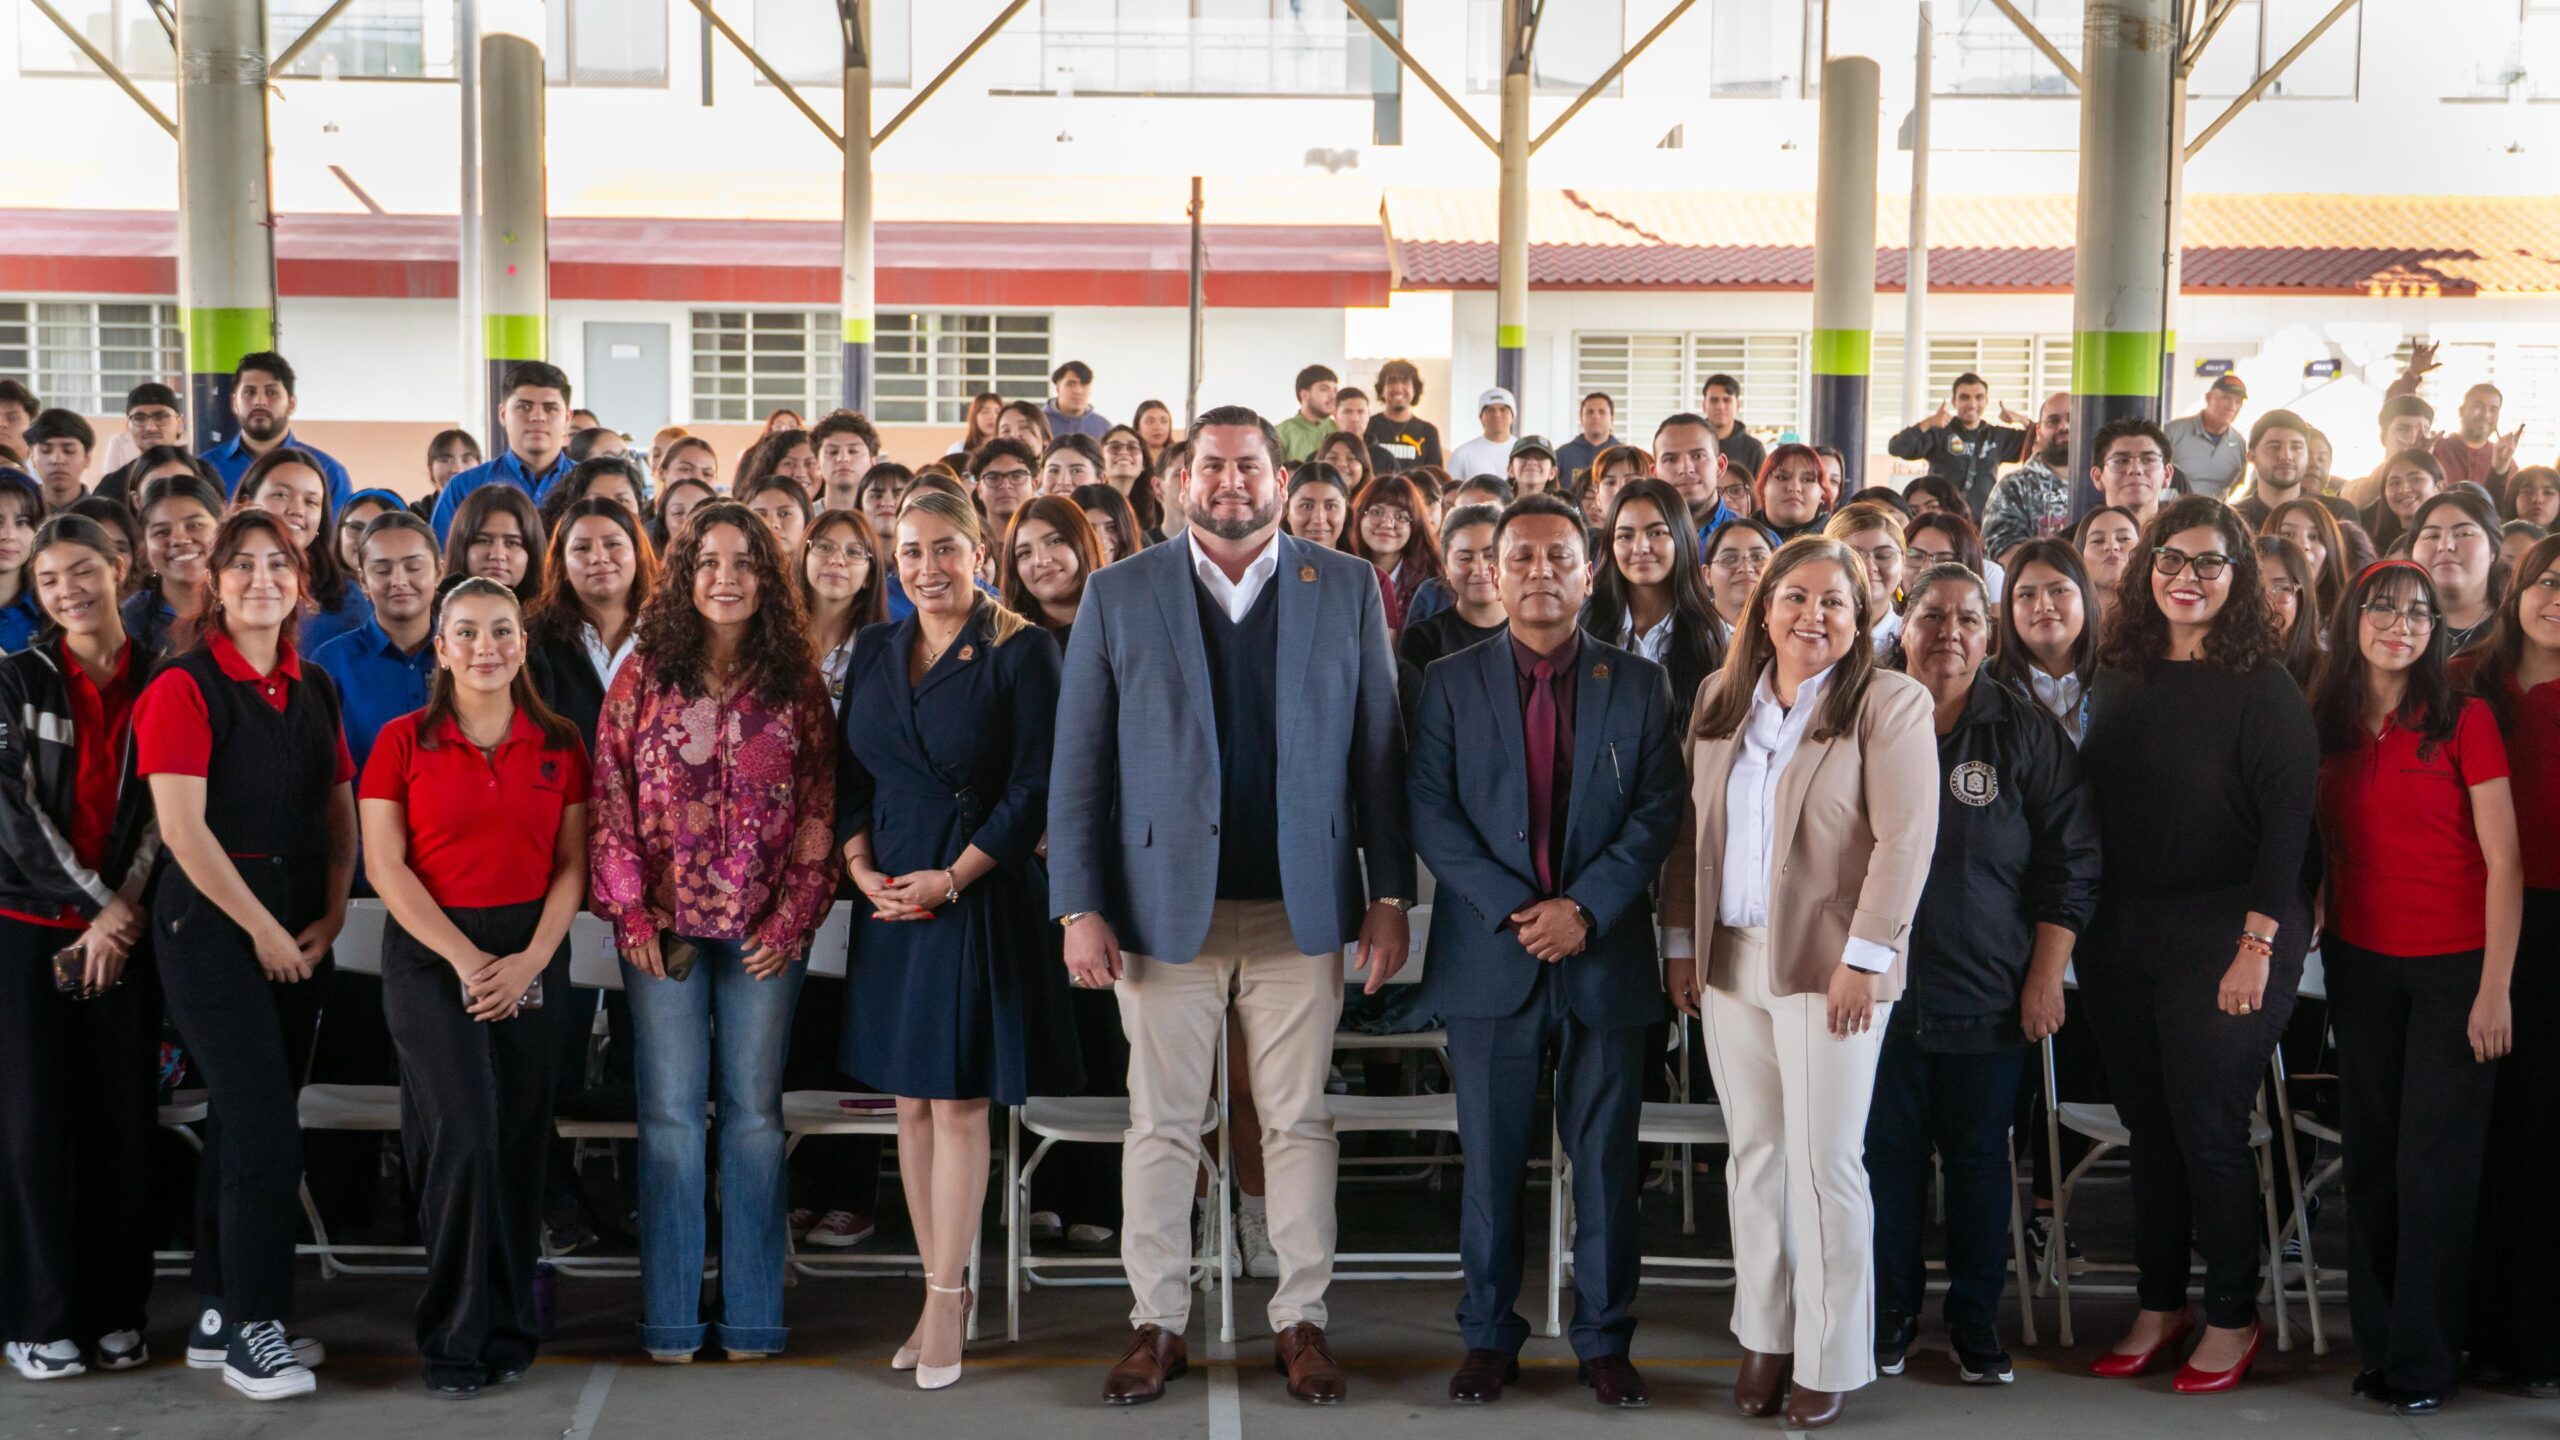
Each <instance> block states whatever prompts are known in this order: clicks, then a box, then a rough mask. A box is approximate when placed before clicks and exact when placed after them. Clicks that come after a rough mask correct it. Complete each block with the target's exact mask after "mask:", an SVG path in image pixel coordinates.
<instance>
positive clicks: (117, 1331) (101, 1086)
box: [0, 515, 160, 1380]
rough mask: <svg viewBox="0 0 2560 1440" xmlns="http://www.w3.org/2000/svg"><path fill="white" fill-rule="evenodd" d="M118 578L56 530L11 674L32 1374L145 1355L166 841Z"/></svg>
mask: <svg viewBox="0 0 2560 1440" xmlns="http://www.w3.org/2000/svg"><path fill="white" fill-rule="evenodd" d="M124 575H125V563H124V562H123V561H122V560H119V559H117V558H116V552H115V546H114V543H113V542H112V541H111V540H110V539H109V538H108V536H107V533H106V531H104V530H102V529H100V528H99V526H98V524H97V522H96V521H93V520H89V519H87V518H85V517H82V516H78V515H61V516H57V517H55V518H54V519H53V520H51V521H48V522H47V523H46V524H45V527H44V528H43V529H42V530H41V531H39V532H37V534H36V537H35V542H34V547H33V558H32V559H31V560H30V561H29V562H28V565H27V576H28V586H29V588H30V589H31V590H32V591H33V592H34V593H35V595H36V598H37V600H38V602H39V603H40V604H42V605H43V607H44V613H45V618H46V620H47V621H48V622H49V624H50V625H51V627H52V628H51V629H50V630H49V631H48V632H47V633H45V634H43V635H41V636H39V637H38V639H37V642H36V644H35V645H34V646H33V647H32V648H30V649H27V650H25V651H22V652H20V653H18V654H16V655H12V656H10V657H9V658H8V659H7V660H5V661H0V1094H6V1095H7V1096H9V1102H10V1103H9V1104H7V1105H5V1106H0V1174H7V1175H11V1176H15V1177H18V1179H16V1180H14V1181H12V1182H11V1183H9V1184H6V1185H0V1342H6V1345H7V1356H8V1362H9V1364H10V1365H11V1366H12V1367H14V1368H15V1369H16V1370H17V1372H18V1373H19V1374H20V1375H23V1376H25V1377H26V1378H28V1379H30V1380H50V1379H55V1378H57V1377H61V1376H69V1375H77V1374H79V1373H80V1372H81V1371H82V1370H84V1369H86V1368H88V1367H89V1366H90V1365H95V1366H97V1367H98V1368H99V1369H101V1370H128V1369H131V1368H133V1367H134V1366H137V1365H140V1364H142V1363H144V1362H145V1361H147V1360H149V1359H150V1358H151V1352H150V1351H149V1350H148V1349H146V1348H145V1347H144V1345H143V1343H142V1325H143V1308H144V1304H145V1302H146V1301H148V1300H149V1299H150V1296H151V1241H150V1238H149V1237H150V1234H151V1231H150V1229H149V1225H150V1210H151V1204H150V1197H151V1132H152V1124H153V1119H154V1115H153V1109H152V1104H153V1100H154V1098H155V1097H154V1089H155V1077H156V1069H155V1067H154V1065H153V1063H152V1061H153V1052H154V1050H155V1048H156V1047H157V1044H158V1041H159V1031H160V1002H159V994H158V991H157V989H156V987H155V986H154V985H153V984H152V983H151V967H150V966H149V964H148V963H147V962H145V963H140V964H131V965H129V964H128V961H129V959H130V958H131V957H132V956H133V954H134V950H135V947H136V946H137V945H138V944H139V943H140V942H141V941H142V940H143V939H144V936H145V930H144V925H143V915H142V886H143V882H144V881H145V880H147V879H149V878H150V875H151V862H152V861H153V860H154V859H156V858H157V857H158V854H159V839H158V836H157V834H156V833H155V832H154V831H153V829H152V826H151V807H150V806H149V805H148V804H147V803H145V801H144V798H143V794H142V790H141V787H139V786H137V785H136V784H134V781H133V702H134V696H135V695H136V694H137V693H138V692H139V691H140V690H141V688H142V670H143V669H144V667H146V666H148V665H149V663H150V661H149V659H148V657H140V656H137V655H136V654H135V653H134V647H133V645H132V644H131V643H130V642H129V641H128V640H127V638H126V636H125V632H124V621H123V619H122V617H121V616H120V615H119V613H118V610H117V606H116V595H117V592H118V589H119V588H120V586H121V584H122V582H123V579H124ZM30 717H32V718H33V720H34V723H33V724H28V723H26V722H27V721H28V720H29V718H30ZM57 956H59V957H60V959H59V960H57ZM128 978H129V979H130V980H131V981H132V982H133V983H130V984H127V983H123V982H124V981H126V980H127V979H128Z"/></svg>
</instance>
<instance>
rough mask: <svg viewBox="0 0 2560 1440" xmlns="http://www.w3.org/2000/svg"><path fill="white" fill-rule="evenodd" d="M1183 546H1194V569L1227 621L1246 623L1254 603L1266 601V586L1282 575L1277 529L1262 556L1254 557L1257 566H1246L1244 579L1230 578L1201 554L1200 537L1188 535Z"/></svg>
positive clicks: (1267, 542)
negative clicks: (1264, 590)
mask: <svg viewBox="0 0 2560 1440" xmlns="http://www.w3.org/2000/svg"><path fill="white" fill-rule="evenodd" d="M1182 543H1184V544H1185V545H1188V546H1190V547H1191V568H1192V570H1193V571H1195V572H1196V573H1197V574H1198V575H1199V576H1200V583H1201V584H1203V585H1206V586H1208V587H1209V594H1210V596H1211V597H1212V598H1214V599H1215V600H1216V601H1217V602H1218V607H1219V608H1220V609H1222V610H1224V611H1226V612H1227V618H1228V619H1230V620H1233V621H1235V622H1236V623H1238V624H1242V623H1244V617H1245V614H1246V612H1248V611H1250V610H1252V609H1253V602H1254V601H1256V600H1259V599H1261V598H1262V587H1263V586H1265V585H1268V584H1270V583H1271V577H1272V576H1274V575H1277V574H1279V573H1280V532H1278V531H1276V530H1275V531H1273V532H1272V533H1271V538H1270V539H1268V540H1266V541H1264V542H1263V543H1262V553H1261V554H1259V555H1256V556H1254V557H1253V563H1251V564H1249V565H1247V566H1245V567H1244V578H1243V579H1241V580H1230V579H1228V578H1227V572H1226V571H1224V570H1221V569H1219V568H1218V562H1217V561H1215V560H1212V559H1210V558H1209V557H1208V556H1206V555H1203V554H1201V553H1200V541H1199V540H1198V538H1197V537H1195V536H1192V535H1190V534H1188V533H1185V535H1184V536H1183V541H1182Z"/></svg>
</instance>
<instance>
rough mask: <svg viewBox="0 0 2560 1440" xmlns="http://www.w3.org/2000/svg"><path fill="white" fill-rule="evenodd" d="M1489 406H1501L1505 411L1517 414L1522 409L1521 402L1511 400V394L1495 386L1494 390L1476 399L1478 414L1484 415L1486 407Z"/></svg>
mask: <svg viewBox="0 0 2560 1440" xmlns="http://www.w3.org/2000/svg"><path fill="white" fill-rule="evenodd" d="M1487 405H1499V406H1502V407H1503V408H1504V409H1506V410H1510V411H1513V412H1515V413H1516V412H1517V411H1518V410H1519V409H1520V405H1519V402H1517V401H1515V400H1513V399H1512V398H1511V392H1510V391H1508V390H1505V389H1503V388H1502V387H1501V386H1499V385H1496V386H1494V387H1493V388H1492V389H1490V390H1487V391H1486V392H1484V393H1483V394H1482V395H1479V396H1477V397H1476V411H1477V413H1479V414H1481V413H1483V411H1484V407H1486V406H1487Z"/></svg>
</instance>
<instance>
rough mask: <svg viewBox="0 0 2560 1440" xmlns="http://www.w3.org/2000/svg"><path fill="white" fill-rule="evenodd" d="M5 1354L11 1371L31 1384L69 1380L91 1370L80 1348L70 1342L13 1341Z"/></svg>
mask: <svg viewBox="0 0 2560 1440" xmlns="http://www.w3.org/2000/svg"><path fill="white" fill-rule="evenodd" d="M5 1353H6V1354H7V1355H8V1358H9V1368H10V1369H12V1370H15V1371H17V1372H18V1373H19V1374H21V1375H23V1376H25V1377H26V1378H28V1379H30V1380H68V1379H70V1378H71V1377H72V1376H74V1375H81V1374H86V1373H87V1372H88V1369H89V1367H88V1366H87V1365H85V1364H83V1363H81V1360H80V1347H79V1346H78V1345H76V1344H74V1343H73V1342H71V1341H69V1340H47V1341H44V1342H43V1343H41V1344H39V1343H37V1342H35V1341H32V1340H12V1341H10V1342H9V1344H8V1347H7V1350H6V1352H5Z"/></svg>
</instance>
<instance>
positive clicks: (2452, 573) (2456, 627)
mask: <svg viewBox="0 0 2560 1440" xmlns="http://www.w3.org/2000/svg"><path fill="white" fill-rule="evenodd" d="M2409 534H2410V541H2409V558H2410V559H2412V560H2415V561H2417V562H2418V563H2419V564H2420V565H2423V566H2425V567H2426V570H2427V578H2428V579H2430V580H2433V581H2434V582H2435V586H2436V599H2437V601H2438V602H2439V604H2440V606H2441V608H2442V609H2443V611H2444V627H2445V644H2446V645H2447V646H2448V647H2450V648H2451V649H2452V651H2453V653H2454V654H2456V655H2459V654H2461V653H2462V652H2463V651H2465V650H2468V649H2470V648H2471V642H2472V641H2474V640H2477V639H2480V638H2481V637H2482V636H2484V635H2487V634H2488V633H2489V622H2491V621H2493V620H2495V619H2497V618H2498V595H2499V592H2500V591H2501V590H2502V589H2504V588H2505V582H2506V578H2507V575H2506V565H2505V564H2504V562H2502V561H2501V560H2500V559H2499V558H2498V512H2497V510H2496V509H2495V508H2494V507H2492V506H2491V505H2490V504H2489V498H2488V497H2487V496H2485V495H2483V494H2481V493H2480V492H2479V491H2477V490H2475V489H2473V488H2471V487H2470V486H2468V485H2465V486H2463V487H2462V488H2460V489H2458V490H2448V491H2445V492H2444V493H2442V494H2440V495H2433V496H2430V497H2428V498H2427V499H2426V500H2424V501H2422V502H2421V503H2420V504H2419V506H2418V509H2417V512H2416V513H2415V514H2414V515H2412V516H2410V518H2409Z"/></svg>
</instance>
